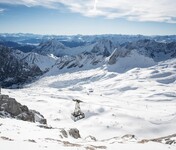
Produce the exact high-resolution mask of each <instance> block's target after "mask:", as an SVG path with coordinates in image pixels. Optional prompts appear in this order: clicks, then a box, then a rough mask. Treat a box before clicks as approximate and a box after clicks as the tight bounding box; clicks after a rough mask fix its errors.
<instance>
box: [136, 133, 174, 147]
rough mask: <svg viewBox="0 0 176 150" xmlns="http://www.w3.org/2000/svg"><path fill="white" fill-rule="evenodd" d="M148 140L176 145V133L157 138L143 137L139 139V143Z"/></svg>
mask: <svg viewBox="0 0 176 150" xmlns="http://www.w3.org/2000/svg"><path fill="white" fill-rule="evenodd" d="M147 142H158V143H163V144H169V145H176V134H172V135H169V136H164V137H160V138H155V139H143V140H141V141H139V143H147Z"/></svg>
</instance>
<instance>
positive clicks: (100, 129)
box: [0, 51, 176, 150]
mask: <svg viewBox="0 0 176 150" xmlns="http://www.w3.org/2000/svg"><path fill="white" fill-rule="evenodd" d="M115 54H116V56H117V53H115ZM118 54H119V53H118ZM111 56H112V55H111ZM111 56H110V57H111ZM118 56H119V55H118ZM68 59H70V58H68ZM79 60H80V59H79ZM81 60H82V59H81ZM58 61H59V62H57V64H56V65H55V66H54V67H53V68H51V69H50V71H49V72H47V73H46V74H45V75H43V76H42V77H41V78H40V79H39V80H38V81H36V82H34V83H32V84H30V85H27V86H26V87H25V88H23V89H16V90H14V89H13V90H12V89H11V90H10V89H3V90H2V92H3V93H5V94H8V95H10V96H11V97H14V98H16V100H18V101H19V102H20V103H22V104H24V105H27V106H29V107H30V108H31V109H35V110H38V111H39V112H41V113H42V114H43V115H44V116H45V118H46V119H47V121H48V125H49V126H51V127H52V129H43V128H39V127H38V126H37V124H34V123H26V122H21V121H18V120H14V119H13V120H11V119H2V118H1V119H0V126H1V128H0V139H1V140H0V147H2V148H5V147H6V149H11V148H12V147H15V148H17V147H18V148H19V149H24V146H25V147H27V146H28V147H30V149H31V148H33V149H49V150H54V149H80V150H81V149H91V148H92V149H109V150H113V149H114V150H116V149H117V147H118V148H121V149H126V150H131V149H144V150H145V149H148V150H149V149H153V148H156V149H160V150H166V149H171V150H174V149H175V145H165V144H160V143H155V142H149V143H144V144H139V143H138V142H139V141H141V140H142V139H151V138H156V137H161V136H166V135H171V134H174V133H176V129H175V124H176V109H175V108H176V101H175V97H176V92H175V89H176V59H169V60H167V61H161V62H158V63H156V62H154V61H153V60H152V59H151V58H148V57H146V56H143V55H142V56H141V55H140V54H139V53H137V52H135V51H132V52H129V53H127V54H126V55H125V57H123V55H120V57H117V58H116V60H115V64H113V65H110V64H108V61H109V57H108V58H107V59H105V61H104V62H103V64H99V65H97V66H95V67H93V66H92V65H90V63H87V65H84V67H82V68H79V67H78V66H77V67H74V68H63V69H61V70H60V69H59V67H58V66H59V65H60V61H61V60H58ZM79 62H80V61H79ZM84 64H86V63H84ZM73 98H77V99H80V100H83V101H84V103H82V104H81V108H82V111H83V112H84V113H85V115H86V117H85V119H82V120H80V121H78V122H73V120H72V119H71V118H70V114H71V112H73V110H74V102H73V101H72V99H73ZM60 128H65V129H69V128H78V129H79V131H80V134H81V139H78V140H75V139H73V138H71V137H68V138H63V139H62V138H61V137H60V132H59V131H60ZM126 134H134V135H135V137H136V138H134V139H127V140H126V139H123V138H121V137H122V136H123V135H126ZM89 135H91V136H94V137H96V139H97V141H92V140H90V139H87V138H86V137H87V136H89ZM5 137H6V138H5ZM7 138H9V139H11V140H12V141H9V139H7ZM64 143H65V144H64ZM70 143H71V144H70ZM74 144H75V145H74ZM19 145H20V146H19ZM98 146H99V147H98Z"/></svg>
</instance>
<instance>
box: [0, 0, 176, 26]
mask: <svg viewBox="0 0 176 150" xmlns="http://www.w3.org/2000/svg"><path fill="white" fill-rule="evenodd" d="M0 3H10V4H14V5H17V4H18V5H19V4H20V5H26V6H29V7H32V6H43V7H48V8H56V9H59V8H58V5H57V3H61V4H64V5H65V6H66V7H67V8H68V9H69V10H70V11H71V12H76V13H80V14H82V15H84V16H92V17H93V16H104V17H106V18H109V19H114V18H125V19H127V20H133V21H155V22H168V23H176V8H175V7H176V0H13V1H12V0H0Z"/></svg>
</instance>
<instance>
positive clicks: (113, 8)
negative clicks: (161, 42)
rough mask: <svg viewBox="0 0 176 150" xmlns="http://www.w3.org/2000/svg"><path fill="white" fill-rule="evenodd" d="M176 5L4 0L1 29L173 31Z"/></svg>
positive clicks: (166, 1) (138, 0)
mask: <svg viewBox="0 0 176 150" xmlns="http://www.w3.org/2000/svg"><path fill="white" fill-rule="evenodd" d="M157 1H158V3H157ZM171 2H172V3H171ZM175 8H176V2H175V0H155V1H154V0H148V1H147V2H146V1H144V0H133V1H132V0H45V1H42V0H13V1H11V0H0V33H19V32H20V33H36V34H57V35H73V34H89V35H90V34H144V35H170V34H176V10H175Z"/></svg>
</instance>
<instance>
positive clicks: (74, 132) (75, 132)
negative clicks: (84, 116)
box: [68, 128, 81, 139]
mask: <svg viewBox="0 0 176 150" xmlns="http://www.w3.org/2000/svg"><path fill="white" fill-rule="evenodd" d="M68 133H69V135H70V136H71V137H73V138H75V139H78V138H81V136H80V134H79V130H78V129H76V128H71V129H69V130H68Z"/></svg>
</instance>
